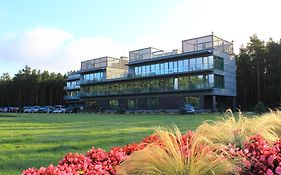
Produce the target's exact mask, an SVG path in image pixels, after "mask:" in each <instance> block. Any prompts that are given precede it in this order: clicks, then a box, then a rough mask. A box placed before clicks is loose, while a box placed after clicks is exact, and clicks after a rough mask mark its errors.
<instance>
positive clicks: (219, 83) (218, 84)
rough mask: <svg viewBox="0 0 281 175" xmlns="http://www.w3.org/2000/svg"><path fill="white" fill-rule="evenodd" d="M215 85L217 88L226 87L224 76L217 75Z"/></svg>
mask: <svg viewBox="0 0 281 175" xmlns="http://www.w3.org/2000/svg"><path fill="white" fill-rule="evenodd" d="M215 87H216V88H224V76H222V75H215Z"/></svg>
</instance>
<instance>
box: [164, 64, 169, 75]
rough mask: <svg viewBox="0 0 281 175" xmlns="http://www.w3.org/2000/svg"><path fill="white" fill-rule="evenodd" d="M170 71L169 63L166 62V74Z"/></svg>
mask: <svg viewBox="0 0 281 175" xmlns="http://www.w3.org/2000/svg"><path fill="white" fill-rule="evenodd" d="M168 72H169V64H168V63H164V74H168Z"/></svg>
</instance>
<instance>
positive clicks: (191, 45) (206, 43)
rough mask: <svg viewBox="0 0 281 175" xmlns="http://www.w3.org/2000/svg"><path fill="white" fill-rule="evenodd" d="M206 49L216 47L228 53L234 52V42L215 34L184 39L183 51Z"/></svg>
mask: <svg viewBox="0 0 281 175" xmlns="http://www.w3.org/2000/svg"><path fill="white" fill-rule="evenodd" d="M206 49H216V50H219V51H222V52H226V53H228V54H233V43H232V42H228V41H226V40H223V39H221V38H219V37H217V36H214V35H213V34H212V35H208V36H203V37H198V38H193V39H188V40H184V41H182V50H183V52H194V51H200V50H206Z"/></svg>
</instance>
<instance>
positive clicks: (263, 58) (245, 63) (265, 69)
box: [236, 35, 281, 110]
mask: <svg viewBox="0 0 281 175" xmlns="http://www.w3.org/2000/svg"><path fill="white" fill-rule="evenodd" d="M236 65H237V70H236V73H237V104H238V105H239V106H240V107H241V108H242V110H247V109H249V110H251V109H253V108H254V107H255V105H256V104H257V103H258V102H262V103H264V105H265V106H267V107H270V108H275V107H280V106H281V40H280V41H279V42H275V41H273V40H272V39H269V41H267V42H264V41H261V40H260V39H259V38H258V37H257V35H253V36H251V37H250V41H249V42H248V43H247V45H246V46H245V47H243V46H242V47H241V48H240V53H239V54H238V55H236Z"/></svg>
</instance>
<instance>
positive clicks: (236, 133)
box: [196, 110, 281, 147]
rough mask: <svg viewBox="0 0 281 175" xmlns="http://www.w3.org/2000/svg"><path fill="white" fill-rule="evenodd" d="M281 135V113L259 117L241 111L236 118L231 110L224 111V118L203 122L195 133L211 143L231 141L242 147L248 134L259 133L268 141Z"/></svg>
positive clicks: (227, 142)
mask: <svg viewBox="0 0 281 175" xmlns="http://www.w3.org/2000/svg"><path fill="white" fill-rule="evenodd" d="M276 131H278V133H280V135H279V136H281V115H280V112H278V111H277V112H272V113H270V114H266V115H263V116H261V117H253V118H247V117H244V116H243V115H242V114H241V113H240V114H239V116H238V117H237V118H236V117H234V116H233V114H232V112H231V110H228V111H227V112H226V118H225V119H222V120H220V121H217V122H213V123H207V122H205V123H203V124H202V125H200V126H199V127H198V128H197V130H196V134H197V135H201V136H204V137H205V138H206V140H209V141H211V142H212V143H213V144H223V145H228V144H229V143H231V144H232V145H234V146H236V147H242V145H243V143H244V142H245V141H247V139H248V138H249V137H250V136H254V135H257V134H261V135H262V136H263V137H264V138H266V139H267V140H268V141H271V142H272V141H275V140H277V139H278V134H277V133H276Z"/></svg>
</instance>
